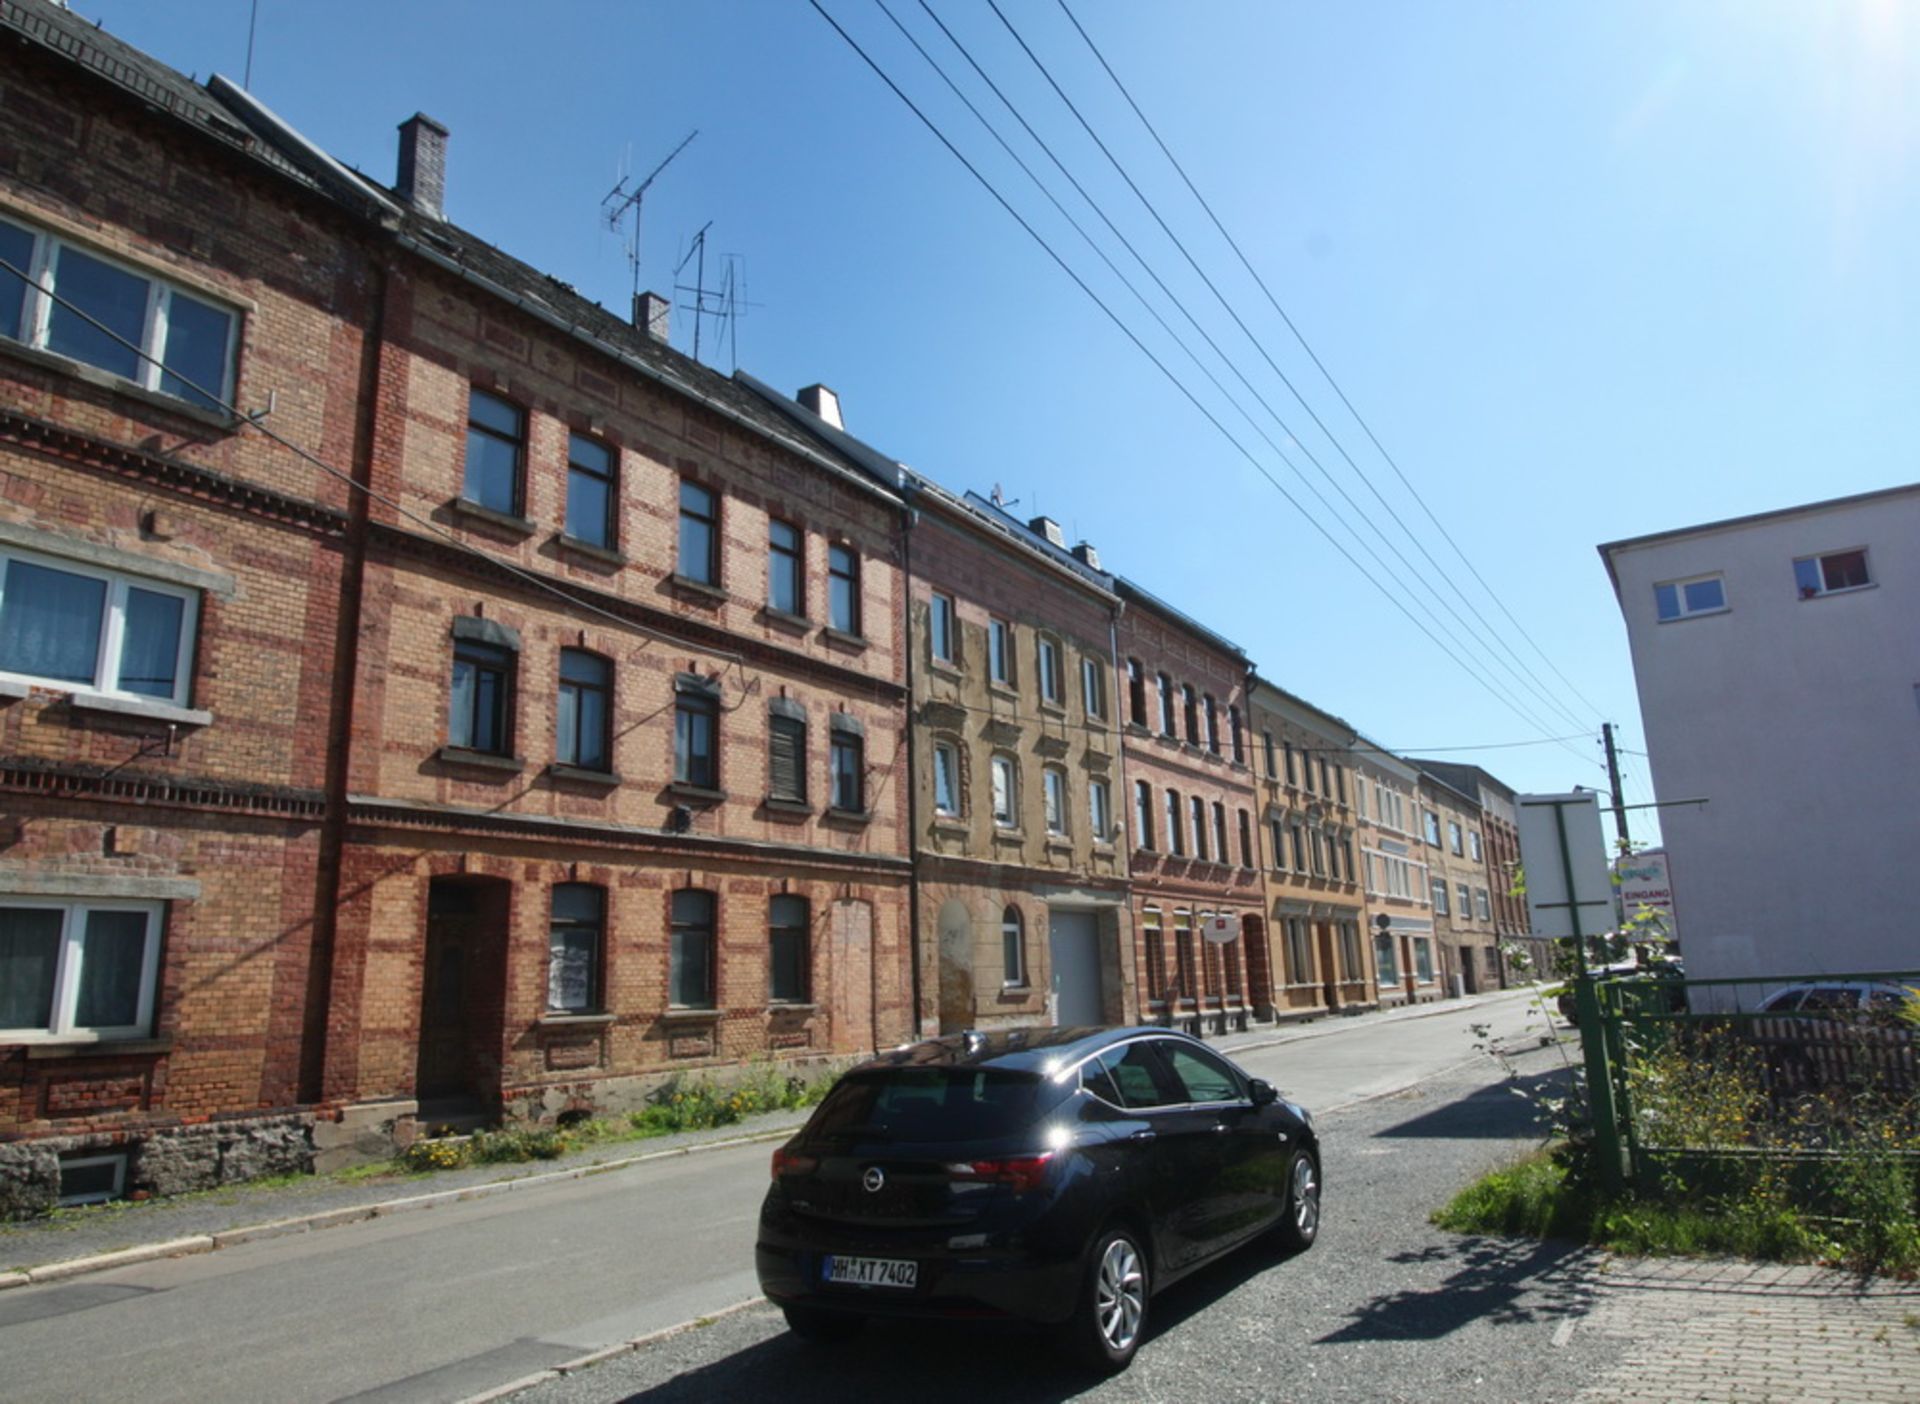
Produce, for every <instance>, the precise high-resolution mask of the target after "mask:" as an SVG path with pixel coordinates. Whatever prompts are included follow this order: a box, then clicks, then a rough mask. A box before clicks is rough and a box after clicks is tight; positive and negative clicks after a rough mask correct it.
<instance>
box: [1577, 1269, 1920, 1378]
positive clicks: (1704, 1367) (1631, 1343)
mask: <svg viewBox="0 0 1920 1404" xmlns="http://www.w3.org/2000/svg"><path fill="white" fill-rule="evenodd" d="M1591 1272H1592V1276H1591V1279H1590V1281H1591V1287H1592V1290H1593V1293H1594V1295H1593V1303H1592V1307H1591V1310H1590V1311H1589V1313H1588V1314H1587V1315H1586V1316H1585V1317H1584V1318H1583V1319H1582V1321H1581V1322H1580V1323H1579V1326H1578V1327H1577V1328H1575V1329H1579V1330H1597V1331H1600V1332H1603V1333H1605V1334H1607V1335H1609V1336H1612V1337H1616V1338H1618V1340H1619V1341H1620V1343H1621V1350H1622V1354H1621V1356H1620V1363H1619V1364H1618V1365H1617V1366H1616V1367H1615V1368H1613V1369H1611V1370H1609V1371H1608V1373H1607V1374H1606V1376H1605V1377H1604V1378H1602V1379H1601V1380H1599V1381H1597V1382H1596V1383H1594V1384H1593V1385H1591V1386H1590V1387H1589V1388H1587V1389H1586V1390H1584V1391H1583V1392H1582V1393H1581V1394H1580V1395H1579V1396H1578V1400H1579V1401H1580V1404H1642V1401H1646V1402H1647V1404H1651V1401H1656V1400H1657V1401H1660V1404H1677V1401H1713V1404H1773V1402H1775V1401H1777V1404H1914V1401H1917V1400H1920V1283H1912V1282H1894V1281H1889V1280H1885V1279H1874V1278H1861V1277H1858V1276H1856V1275H1854V1274H1852V1273H1846V1272H1840V1271H1837V1270H1835V1269H1832V1268H1818V1267H1787V1266H1781V1265H1777V1264H1763V1263H1747V1262H1740V1261H1733V1260H1726V1261H1708V1262H1700V1261H1693V1260H1681V1259H1658V1258H1615V1257H1608V1258H1603V1259H1601V1260H1600V1261H1599V1262H1598V1263H1595V1264H1593V1265H1592V1268H1591Z"/></svg>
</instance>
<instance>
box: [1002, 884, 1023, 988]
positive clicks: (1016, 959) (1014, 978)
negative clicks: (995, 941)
mask: <svg viewBox="0 0 1920 1404" xmlns="http://www.w3.org/2000/svg"><path fill="white" fill-rule="evenodd" d="M1000 960H1001V966H1002V969H1003V971H1004V973H1003V975H1002V976H1001V979H1002V982H1003V983H1005V984H1006V985H1008V986H1016V985H1020V986H1023V985H1025V984H1026V983H1027V927H1026V923H1025V922H1024V921H1022V920H1021V918H1020V909H1019V908H1018V907H1015V906H1012V905H1011V904H1009V905H1008V907H1007V909H1006V910H1005V911H1004V912H1002V913H1001V914H1000Z"/></svg>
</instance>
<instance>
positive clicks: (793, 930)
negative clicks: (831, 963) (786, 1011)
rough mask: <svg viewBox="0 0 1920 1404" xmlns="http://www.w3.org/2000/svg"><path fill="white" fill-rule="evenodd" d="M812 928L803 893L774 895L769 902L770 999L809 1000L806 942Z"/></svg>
mask: <svg viewBox="0 0 1920 1404" xmlns="http://www.w3.org/2000/svg"><path fill="white" fill-rule="evenodd" d="M811 928H812V920H811V913H810V912H809V909H808V907H807V899H806V898H804V897H788V896H780V897H775V898H774V899H773V900H772V901H771V902H769V903H768V904H767V999H768V1000H769V1001H770V1002H772V1003H774V1004H805V1003H806V1002H807V964H808V962H807V945H808V940H807V938H808V933H809V931H810V930H811Z"/></svg>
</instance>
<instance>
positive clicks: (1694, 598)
mask: <svg viewBox="0 0 1920 1404" xmlns="http://www.w3.org/2000/svg"><path fill="white" fill-rule="evenodd" d="M1653 608H1654V613H1655V614H1657V615H1658V616H1659V617H1660V622H1661V623H1662V624H1667V623H1671V622H1672V621H1673V620H1675V619H1691V618H1692V617H1693V616H1694V615H1696V614H1719V613H1721V612H1722V611H1724V610H1725V609H1726V608H1727V586H1726V582H1725V581H1724V580H1722V579H1721V578H1720V577H1719V576H1718V575H1696V576H1694V577H1693V578H1692V579H1690V580H1668V581H1664V582H1662V583H1661V584H1658V585H1655V586H1654V587H1653Z"/></svg>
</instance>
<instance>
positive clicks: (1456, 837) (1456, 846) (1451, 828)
mask: <svg viewBox="0 0 1920 1404" xmlns="http://www.w3.org/2000/svg"><path fill="white" fill-rule="evenodd" d="M1447 847H1448V848H1450V849H1452V850H1453V851H1454V852H1455V853H1458V852H1460V823H1459V821H1458V820H1455V819H1449V820H1447Z"/></svg>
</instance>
